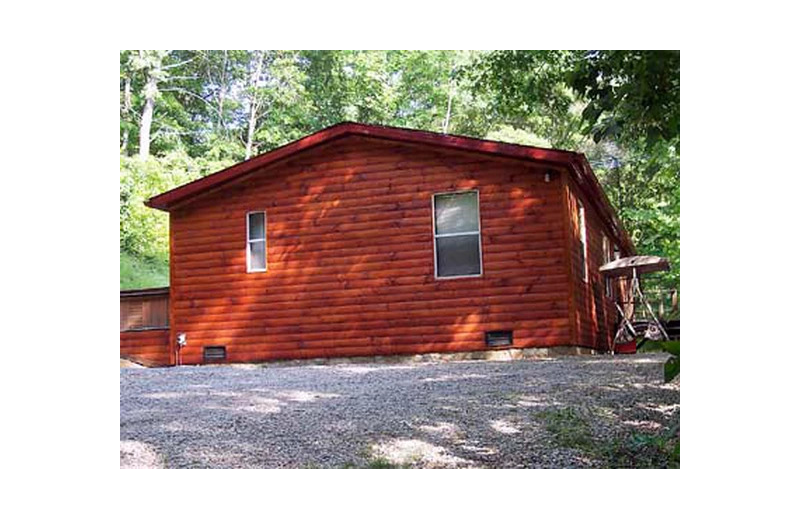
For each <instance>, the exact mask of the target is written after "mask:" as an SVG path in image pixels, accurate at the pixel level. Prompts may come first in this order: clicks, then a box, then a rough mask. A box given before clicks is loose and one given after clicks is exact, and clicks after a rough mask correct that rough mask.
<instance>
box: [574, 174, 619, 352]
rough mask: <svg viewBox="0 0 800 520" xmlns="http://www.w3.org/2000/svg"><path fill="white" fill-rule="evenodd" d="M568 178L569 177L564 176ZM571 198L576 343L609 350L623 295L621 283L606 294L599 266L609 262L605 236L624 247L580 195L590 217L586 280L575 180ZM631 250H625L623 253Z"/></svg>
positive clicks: (614, 243)
mask: <svg viewBox="0 0 800 520" xmlns="http://www.w3.org/2000/svg"><path fill="white" fill-rule="evenodd" d="M564 178H565V179H566V176H565V177H564ZM565 190H566V201H567V221H568V226H569V228H570V229H569V232H568V234H567V244H568V245H567V247H568V250H569V258H570V267H571V269H572V273H571V274H570V276H571V285H572V294H571V298H572V299H573V301H572V306H573V307H574V311H573V313H572V314H573V317H572V319H573V320H574V321H573V338H572V344H574V345H578V346H584V347H591V348H594V349H598V350H608V349H610V347H611V344H612V342H613V338H614V333H615V332H616V331H615V324H616V320H617V310H616V307H615V306H614V298H616V297H617V295H619V291H620V287H619V284H618V283H617V282H615V284H614V288H613V298H609V297H607V296H606V295H605V282H604V280H603V277H602V276H601V275H600V271H599V268H600V266H601V265H603V264H604V263H605V259H604V257H603V236H606V237H608V240H609V244H610V249H611V251H612V255H613V250H614V246H615V245H617V246H618V247H622V246H621V245H620V244H618V242H616V241H615V239H614V237H613V235H612V233H611V232H610V230H609V229H608V228H607V227H606V226H604V225H603V223H602V220H601V219H600V218H599V217H598V216H597V213H596V211H595V209H594V208H593V207H592V204H590V203H589V201H587V200H584V199H583V198H580V200H581V203H582V204H583V207H584V210H585V220H586V249H587V252H586V262H587V269H588V273H587V274H588V276H587V277H586V280H584V277H583V272H582V269H581V262H580V248H581V242H580V227H579V219H578V200H579V197H580V196H579V195H578V190H577V189H576V188H575V185H574V183H572V182H571V181H567V182H566V184H565ZM628 253H630V252H627V251H623V254H628Z"/></svg>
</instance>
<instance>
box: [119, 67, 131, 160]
mask: <svg viewBox="0 0 800 520" xmlns="http://www.w3.org/2000/svg"><path fill="white" fill-rule="evenodd" d="M130 113H131V78H130V77H125V90H124V91H123V97H122V114H120V117H121V118H122V120H123V121H124V120H125V118H126V117H128V115H130ZM129 140H130V129H129V128H128V125H127V124H126V125H125V129H124V130H123V131H122V143H121V144H120V147H119V148H120V151H121V152H122V153H123V154H125V155H128V143H129Z"/></svg>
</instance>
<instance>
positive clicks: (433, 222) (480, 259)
mask: <svg viewBox="0 0 800 520" xmlns="http://www.w3.org/2000/svg"><path fill="white" fill-rule="evenodd" d="M473 192H474V193H475V196H476V197H477V199H478V200H477V202H478V204H477V209H478V231H477V233H476V232H475V231H466V232H462V233H445V234H442V235H439V234H437V233H436V197H437V196H439V195H458V194H460V193H473ZM431 231H432V232H433V277H434V279H436V280H456V279H458V278H480V277H481V276H483V238H482V236H481V235H482V234H483V232H482V230H481V193H480V190H478V189H477V188H475V189H471V190H458V191H445V192H440V193H434V194H432V195H431ZM475 234H477V235H478V262H479V264H480V266H479V267H480V273H478V274H460V275H455V276H439V261H438V258H437V255H436V239H437V238H443V237H457V236H467V235H475Z"/></svg>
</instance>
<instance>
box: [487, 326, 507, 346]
mask: <svg viewBox="0 0 800 520" xmlns="http://www.w3.org/2000/svg"><path fill="white" fill-rule="evenodd" d="M513 343H514V334H513V331H510V330H490V331H487V332H486V346H487V347H510V346H511V345H512V344H513Z"/></svg>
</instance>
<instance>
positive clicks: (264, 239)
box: [244, 211, 269, 273]
mask: <svg viewBox="0 0 800 520" xmlns="http://www.w3.org/2000/svg"><path fill="white" fill-rule="evenodd" d="M259 213H261V214H263V215H264V236H263V237H262V238H253V239H251V238H250V215H257V214H259ZM244 220H245V227H246V231H245V232H246V233H247V234H246V235H245V244H244V248H245V254H246V255H247V272H248V273H263V272H266V270H267V267H269V262H268V260H267V256H268V255H267V212H266V211H248V212H247V215H246V216H245V219H244ZM255 242H264V268H263V269H253V268H251V266H250V244H252V243H255Z"/></svg>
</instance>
